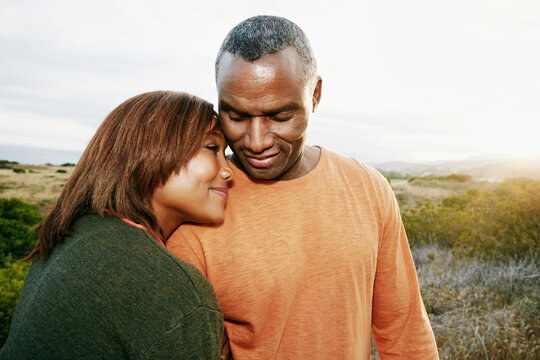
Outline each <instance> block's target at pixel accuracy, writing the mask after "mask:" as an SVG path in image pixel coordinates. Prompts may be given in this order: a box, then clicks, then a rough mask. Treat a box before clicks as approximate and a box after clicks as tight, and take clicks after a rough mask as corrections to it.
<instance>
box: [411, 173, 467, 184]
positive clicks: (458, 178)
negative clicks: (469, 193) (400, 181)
mask: <svg viewBox="0 0 540 360" xmlns="http://www.w3.org/2000/svg"><path fill="white" fill-rule="evenodd" d="M471 180H472V176H471V175H467V174H450V175H444V176H434V175H428V176H411V177H410V178H409V179H408V180H407V182H408V183H409V184H413V183H414V182H416V183H419V182H435V181H443V182H459V183H464V182H467V181H471Z"/></svg>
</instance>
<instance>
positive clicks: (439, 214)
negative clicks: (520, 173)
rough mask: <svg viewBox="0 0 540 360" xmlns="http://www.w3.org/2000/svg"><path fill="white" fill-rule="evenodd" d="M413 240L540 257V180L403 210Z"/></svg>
mask: <svg viewBox="0 0 540 360" xmlns="http://www.w3.org/2000/svg"><path fill="white" fill-rule="evenodd" d="M402 217H403V222H404V225H405V230H406V231H407V235H408V236H409V240H410V242H411V244H414V245H420V244H434V243H437V244H439V245H443V246H446V247H451V248H453V249H454V251H455V252H457V253H463V254H476V255H479V256H483V257H486V258H503V257H513V258H517V257H520V256H523V255H531V256H534V257H537V258H538V257H540V225H539V224H540V181H538V180H533V179H509V180H506V181H504V182H503V183H502V184H500V185H499V186H497V187H496V188H494V189H493V190H488V191H480V190H470V191H469V192H467V194H465V195H460V196H453V197H449V198H446V199H443V201H442V202H441V204H439V205H437V206H435V205H433V204H431V203H423V204H421V205H420V206H419V207H418V208H416V209H411V210H405V211H404V212H403V214H402Z"/></svg>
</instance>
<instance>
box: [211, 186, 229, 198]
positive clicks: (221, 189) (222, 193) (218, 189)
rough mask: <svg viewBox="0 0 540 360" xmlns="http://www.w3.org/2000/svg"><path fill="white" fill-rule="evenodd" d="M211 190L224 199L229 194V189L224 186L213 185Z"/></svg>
mask: <svg viewBox="0 0 540 360" xmlns="http://www.w3.org/2000/svg"><path fill="white" fill-rule="evenodd" d="M211 190H212V191H213V192H214V193H216V194H217V195H219V196H221V197H222V198H223V199H225V200H227V197H228V196H229V195H228V194H229V189H228V188H226V187H214V188H212V189H211Z"/></svg>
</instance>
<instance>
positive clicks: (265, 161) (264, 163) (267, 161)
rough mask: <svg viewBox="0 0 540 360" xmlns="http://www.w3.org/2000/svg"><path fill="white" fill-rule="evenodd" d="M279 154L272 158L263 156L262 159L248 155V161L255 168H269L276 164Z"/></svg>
mask: <svg viewBox="0 0 540 360" xmlns="http://www.w3.org/2000/svg"><path fill="white" fill-rule="evenodd" d="M278 154H279V153H278ZM278 154H274V155H270V156H262V157H255V156H248V155H246V159H247V161H248V162H249V164H250V165H251V166H253V167H254V168H268V167H271V166H272V165H273V164H274V162H275V161H276V159H277V156H278Z"/></svg>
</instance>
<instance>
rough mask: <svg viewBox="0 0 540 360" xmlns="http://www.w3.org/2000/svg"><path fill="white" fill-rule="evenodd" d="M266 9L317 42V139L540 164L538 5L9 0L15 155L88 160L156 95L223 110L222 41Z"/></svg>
mask: <svg viewBox="0 0 540 360" xmlns="http://www.w3.org/2000/svg"><path fill="white" fill-rule="evenodd" d="M260 14H267V15H279V16H284V17H286V18H288V19H290V20H292V21H294V22H296V23H297V24H298V25H299V26H300V27H301V28H302V29H303V30H304V31H305V33H306V34H307V36H308V38H309V39H310V42H311V45H312V48H313V51H314V53H315V56H316V59H317V62H318V70H319V74H320V75H321V77H322V79H323V89H322V99H321V103H320V104H319V106H318V108H317V110H316V111H315V113H314V114H313V115H312V117H311V118H310V124H309V129H308V139H307V143H309V144H317V145H322V146H324V147H326V148H328V149H331V150H334V151H337V152H339V153H342V154H345V155H348V156H354V157H356V158H358V159H359V160H361V161H365V162H369V163H378V162H384V161H431V160H449V159H452V160H460V159H464V158H467V157H469V156H477V155H482V156H488V155H493V154H497V155H500V154H504V155H511V156H531V155H540V142H539V141H538V140H537V138H538V137H539V135H540V125H539V124H540V65H539V64H540V1H538V0H508V1H507V0H376V1H362V0H356V1H341V0H334V1H317V0H315V1H290V0H289V1H235V0H228V1H204V0H200V1H189V2H187V1H185V2H184V1H162V0H154V1H141V0H130V1H120V0H107V1H101V0H96V1H73V0H72V1H58V0H49V1H46V2H45V1H39V0H0V129H1V131H2V133H1V136H0V159H8V160H16V159H17V156H18V155H20V154H22V152H19V153H17V150H16V146H29V147H36V148H44V149H50V150H51V151H58V150H67V151H70V152H71V153H72V154H79V153H81V152H82V151H83V150H84V148H85V146H86V145H87V143H88V141H89V140H90V138H91V137H92V135H93V133H94V132H95V130H96V129H97V127H98V126H99V124H100V123H101V121H102V120H103V119H104V118H105V116H106V115H107V114H108V113H109V112H110V111H111V110H112V109H114V108H115V107H116V106H117V105H119V104H120V103H121V102H123V101H124V100H126V99H128V98H129V97H132V96H134V95H137V94H139V93H142V92H146V91H152V90H160V89H170V90H180V91H187V92H190V93H193V94H195V95H198V96H200V97H203V98H206V99H208V100H209V101H211V102H213V103H216V100H217V96H216V90H215V82H214V61H215V56H216V54H217V51H218V49H219V46H220V44H221V42H222V40H223V38H224V37H225V35H226V34H227V33H228V32H229V30H230V29H232V28H233V27H234V26H235V25H236V24H237V23H239V22H240V21H242V20H244V19H246V18H248V17H250V16H253V15H260ZM14 149H15V150H14ZM27 150H28V149H26V151H27ZM43 153H44V152H43V151H42V154H43ZM37 155H38V154H37V153H36V157H35V159H36V160H35V162H36V163H37V162H38V161H41V160H37V159H38V157H37Z"/></svg>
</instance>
